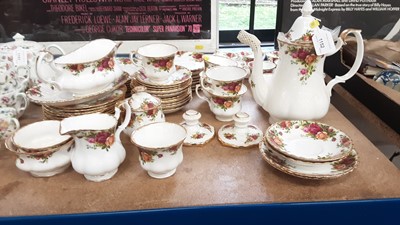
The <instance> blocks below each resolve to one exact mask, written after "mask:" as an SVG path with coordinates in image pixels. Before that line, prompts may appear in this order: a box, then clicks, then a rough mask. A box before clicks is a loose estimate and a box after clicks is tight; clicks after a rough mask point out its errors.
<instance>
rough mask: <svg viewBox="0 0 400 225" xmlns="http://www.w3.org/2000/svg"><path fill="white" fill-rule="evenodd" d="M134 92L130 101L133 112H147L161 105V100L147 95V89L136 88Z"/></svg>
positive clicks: (142, 87)
mask: <svg viewBox="0 0 400 225" xmlns="http://www.w3.org/2000/svg"><path fill="white" fill-rule="evenodd" d="M133 90H134V92H135V93H134V94H132V95H131V97H130V99H129V101H128V103H129V105H130V107H131V109H132V111H146V110H150V109H153V108H155V107H158V106H160V105H161V100H160V99H159V98H157V97H154V96H153V95H151V94H149V93H147V92H146V87H144V86H136V87H134V88H133Z"/></svg>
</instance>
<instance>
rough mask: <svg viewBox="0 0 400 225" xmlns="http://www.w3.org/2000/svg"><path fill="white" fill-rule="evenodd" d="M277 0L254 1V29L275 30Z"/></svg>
mask: <svg viewBox="0 0 400 225" xmlns="http://www.w3.org/2000/svg"><path fill="white" fill-rule="evenodd" d="M277 4H278V3H277V0H256V8H255V15H254V29H255V30H260V29H275V23H276V11H277Z"/></svg>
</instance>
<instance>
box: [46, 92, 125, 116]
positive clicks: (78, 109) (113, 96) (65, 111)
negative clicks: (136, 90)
mask: <svg viewBox="0 0 400 225" xmlns="http://www.w3.org/2000/svg"><path fill="white" fill-rule="evenodd" d="M126 89H127V88H126V86H125V85H122V86H121V87H120V88H118V89H116V90H114V91H113V92H110V93H109V94H108V95H106V96H104V97H102V98H99V99H95V100H92V101H89V102H85V103H80V104H76V105H68V106H51V105H42V110H43V115H44V118H45V119H47V120H62V119H64V118H67V117H71V116H79V115H84V114H90V113H97V112H99V113H109V114H114V112H115V104H116V103H117V102H118V101H120V100H123V99H125V93H126Z"/></svg>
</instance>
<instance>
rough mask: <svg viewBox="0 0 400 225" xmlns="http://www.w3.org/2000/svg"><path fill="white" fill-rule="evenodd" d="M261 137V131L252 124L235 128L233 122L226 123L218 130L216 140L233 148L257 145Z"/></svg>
mask: <svg viewBox="0 0 400 225" xmlns="http://www.w3.org/2000/svg"><path fill="white" fill-rule="evenodd" d="M239 130H240V131H239ZM262 138H263V133H262V131H261V130H260V129H258V128H257V127H256V126H254V125H247V128H240V129H237V128H235V125H234V124H227V125H224V126H222V127H221V128H220V129H219V130H218V140H219V141H220V142H221V143H222V144H223V145H226V146H229V147H234V148H241V147H251V146H254V145H258V143H260V141H262Z"/></svg>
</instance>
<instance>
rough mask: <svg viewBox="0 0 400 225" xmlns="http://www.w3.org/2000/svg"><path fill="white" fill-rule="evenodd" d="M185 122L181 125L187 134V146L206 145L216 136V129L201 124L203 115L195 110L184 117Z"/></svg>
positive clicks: (186, 113) (187, 112)
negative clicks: (200, 120)
mask: <svg viewBox="0 0 400 225" xmlns="http://www.w3.org/2000/svg"><path fill="white" fill-rule="evenodd" d="M182 117H183V119H184V121H183V122H181V123H180V125H182V126H183V127H184V128H185V129H186V132H187V135H186V138H185V140H184V141H183V144H184V145H186V146H193V145H204V144H206V143H208V142H209V141H210V140H211V139H212V138H213V137H214V134H215V131H214V127H213V126H211V125H209V124H207V123H202V122H199V119H200V118H201V114H200V113H199V112H197V111H195V110H188V111H186V112H185V113H184V114H183V115H182Z"/></svg>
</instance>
